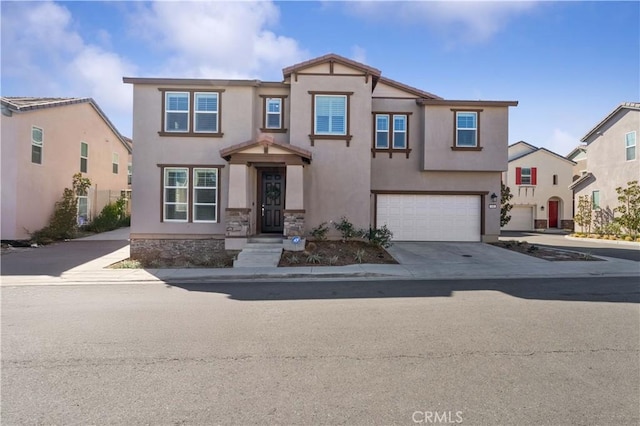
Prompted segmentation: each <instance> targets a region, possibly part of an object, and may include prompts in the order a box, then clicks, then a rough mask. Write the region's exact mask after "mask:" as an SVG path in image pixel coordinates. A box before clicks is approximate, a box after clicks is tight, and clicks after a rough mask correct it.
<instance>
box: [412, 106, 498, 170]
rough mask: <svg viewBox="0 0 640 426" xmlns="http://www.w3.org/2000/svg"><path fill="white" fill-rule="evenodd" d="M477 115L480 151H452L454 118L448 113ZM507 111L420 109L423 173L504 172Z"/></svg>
mask: <svg viewBox="0 0 640 426" xmlns="http://www.w3.org/2000/svg"><path fill="white" fill-rule="evenodd" d="M452 108H453V109H457V110H465V109H468V110H475V109H482V112H480V113H479V121H480V146H481V147H482V151H454V150H452V149H451V147H452V146H453V145H454V117H455V114H454V112H453V111H451V109H452ZM508 120H509V111H508V107H495V106H477V105H469V106H464V105H456V106H447V105H427V106H425V108H424V134H425V150H424V170H431V171H443V170H452V171H475V170H478V171H504V170H506V169H507V146H508V143H507V141H508V133H509V123H508Z"/></svg>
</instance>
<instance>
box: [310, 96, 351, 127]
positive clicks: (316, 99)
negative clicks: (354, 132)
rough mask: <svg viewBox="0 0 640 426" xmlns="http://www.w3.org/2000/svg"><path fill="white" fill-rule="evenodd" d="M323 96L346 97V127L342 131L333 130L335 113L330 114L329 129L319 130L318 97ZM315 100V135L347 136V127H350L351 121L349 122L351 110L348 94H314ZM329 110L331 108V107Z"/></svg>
mask: <svg viewBox="0 0 640 426" xmlns="http://www.w3.org/2000/svg"><path fill="white" fill-rule="evenodd" d="M322 98H341V99H344V116H343V119H344V129H343V131H341V132H337V131H333V130H332V127H333V126H332V122H333V115H331V114H329V123H328V125H329V130H328V131H326V132H319V131H318V99H322ZM313 102H314V117H313V133H314V135H326V136H346V135H347V129H348V128H349V123H348V122H347V118H348V117H347V116H348V115H349V114H348V111H349V98H348V96H347V95H338V94H336V95H330V94H328V95H317V94H316V95H314V97H313ZM329 110H331V108H329Z"/></svg>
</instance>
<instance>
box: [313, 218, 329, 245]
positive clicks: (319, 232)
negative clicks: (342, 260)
mask: <svg viewBox="0 0 640 426" xmlns="http://www.w3.org/2000/svg"><path fill="white" fill-rule="evenodd" d="M327 232H329V227H328V226H327V222H322V223H321V224H320V225H318V226H316V227H315V228H313V229H312V230H311V236H312V237H313V238H314V239H315V240H317V241H324V240H326V239H327Z"/></svg>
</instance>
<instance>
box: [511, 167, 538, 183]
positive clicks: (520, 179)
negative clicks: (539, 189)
mask: <svg viewBox="0 0 640 426" xmlns="http://www.w3.org/2000/svg"><path fill="white" fill-rule="evenodd" d="M537 174H538V173H537V168H536V167H516V185H537Z"/></svg>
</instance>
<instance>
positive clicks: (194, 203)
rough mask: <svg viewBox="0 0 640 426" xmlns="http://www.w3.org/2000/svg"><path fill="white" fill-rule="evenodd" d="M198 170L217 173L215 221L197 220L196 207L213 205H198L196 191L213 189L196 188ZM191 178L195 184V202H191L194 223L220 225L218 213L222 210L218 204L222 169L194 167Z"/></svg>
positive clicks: (192, 191)
mask: <svg viewBox="0 0 640 426" xmlns="http://www.w3.org/2000/svg"><path fill="white" fill-rule="evenodd" d="M196 170H215V172H216V186H215V190H216V202H215V204H213V205H214V207H215V219H214V220H199V219H196V218H195V212H196V205H205V206H206V205H211V204H212V203H196V190H198V189H211V188H213V187H209V186H196V183H195V182H196V178H195V176H196ZM191 177H192V182H193V184H192V185H191V199H192V200H193V201H192V202H191V209H192V211H193V223H218V221H219V218H218V213H219V211H220V209H219V208H218V203H219V199H220V197H219V195H218V194H219V193H220V185H219V181H220V169H219V168H217V167H192V168H191Z"/></svg>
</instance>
